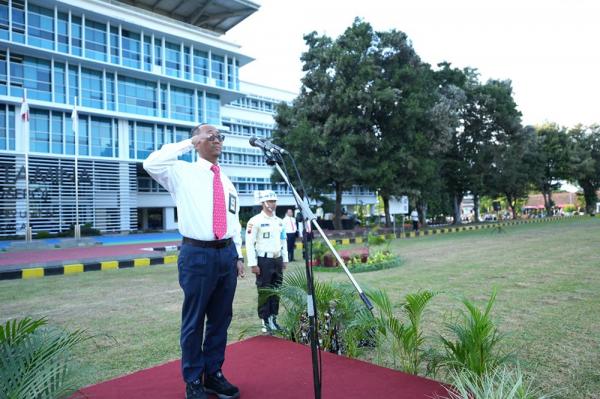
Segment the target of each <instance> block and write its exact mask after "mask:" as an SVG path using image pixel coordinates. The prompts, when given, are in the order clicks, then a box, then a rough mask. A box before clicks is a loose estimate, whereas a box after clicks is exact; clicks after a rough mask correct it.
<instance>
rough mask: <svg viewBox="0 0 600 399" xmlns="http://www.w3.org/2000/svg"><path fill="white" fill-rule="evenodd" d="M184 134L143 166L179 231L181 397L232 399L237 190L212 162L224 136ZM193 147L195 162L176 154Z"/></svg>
mask: <svg viewBox="0 0 600 399" xmlns="http://www.w3.org/2000/svg"><path fill="white" fill-rule="evenodd" d="M191 135H192V137H191V139H187V140H183V141H180V142H179V143H172V144H165V145H163V146H162V148H161V149H160V150H158V151H154V152H153V153H152V154H150V156H148V159H146V160H145V161H144V169H145V170H146V171H147V172H148V174H149V175H150V176H152V178H154V180H156V181H157V182H159V183H160V184H161V185H162V186H163V187H164V188H165V189H167V190H168V191H169V193H171V197H173V200H174V201H175V203H176V204H177V213H178V215H179V223H178V224H179V232H180V233H181V235H182V236H183V242H182V243H181V251H180V253H179V257H178V260H177V270H178V273H179V285H180V286H181V288H182V290H183V306H182V311H181V336H180V344H181V372H182V374H183V380H184V381H185V384H186V387H185V397H186V399H205V398H207V395H206V394H207V393H212V394H216V395H217V396H218V397H219V398H231V399H233V398H238V397H239V396H240V390H239V389H238V388H237V387H236V386H234V385H232V384H231V383H230V382H229V381H227V379H226V378H225V376H224V375H223V373H222V371H221V368H222V366H223V362H224V360H225V345H226V344H227V329H228V328H229V324H230V323H231V318H232V303H233V296H234V294H235V289H236V286H237V277H238V276H239V277H244V263H243V258H242V255H241V254H242V251H241V245H242V240H241V226H240V222H239V201H238V194H237V191H236V190H235V187H234V186H233V184H232V183H231V181H230V180H229V179H228V178H227V176H225V175H223V174H221V173H220V168H219V165H218V164H217V160H218V158H219V155H221V151H222V149H223V140H224V139H225V136H224V135H223V134H221V133H220V132H219V130H217V128H215V127H214V126H211V125H199V126H196V127H195V128H193V129H192V132H191ZM193 149H195V150H196V152H197V153H198V156H199V157H198V161H197V162H194V163H191V162H185V161H180V160H177V157H178V156H179V155H182V154H185V153H187V152H189V151H191V150H193ZM205 322H206V328H205Z"/></svg>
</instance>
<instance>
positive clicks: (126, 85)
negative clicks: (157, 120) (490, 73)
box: [118, 75, 157, 116]
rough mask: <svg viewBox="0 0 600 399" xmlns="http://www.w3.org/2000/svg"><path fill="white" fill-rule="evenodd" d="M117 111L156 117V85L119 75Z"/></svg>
mask: <svg viewBox="0 0 600 399" xmlns="http://www.w3.org/2000/svg"><path fill="white" fill-rule="evenodd" d="M118 81H119V111H121V112H130V113H133V114H139V115H149V116H157V101H156V91H157V90H156V83H153V82H147V81H144V80H140V79H133V78H127V77H125V76H122V75H119V76H118Z"/></svg>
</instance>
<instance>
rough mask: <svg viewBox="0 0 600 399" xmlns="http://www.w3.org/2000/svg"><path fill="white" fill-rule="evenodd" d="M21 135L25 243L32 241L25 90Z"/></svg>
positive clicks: (27, 111)
mask: <svg viewBox="0 0 600 399" xmlns="http://www.w3.org/2000/svg"><path fill="white" fill-rule="evenodd" d="M21 133H22V137H23V142H24V145H23V148H24V150H25V210H26V212H25V214H26V219H25V242H28V243H29V242H31V241H33V233H32V231H31V222H30V216H29V214H30V212H29V105H28V104H27V89H23V102H22V103H21Z"/></svg>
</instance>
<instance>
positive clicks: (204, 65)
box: [194, 50, 208, 83]
mask: <svg viewBox="0 0 600 399" xmlns="http://www.w3.org/2000/svg"><path fill="white" fill-rule="evenodd" d="M207 77H208V53H207V52H205V51H200V50H194V80H195V81H196V82H200V83H206V78H207Z"/></svg>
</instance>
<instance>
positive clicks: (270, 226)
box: [246, 190, 288, 333]
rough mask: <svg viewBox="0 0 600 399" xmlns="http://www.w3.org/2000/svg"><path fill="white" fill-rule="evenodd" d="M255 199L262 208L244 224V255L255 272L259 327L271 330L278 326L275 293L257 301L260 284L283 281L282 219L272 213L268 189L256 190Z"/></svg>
mask: <svg viewBox="0 0 600 399" xmlns="http://www.w3.org/2000/svg"><path fill="white" fill-rule="evenodd" d="M254 198H255V199H256V202H258V203H260V204H261V206H262V211H261V212H260V213H259V214H258V215H255V216H253V217H252V218H251V219H250V220H249V221H248V226H247V227H246V256H247V257H248V266H249V267H250V269H251V271H252V273H254V274H255V275H256V287H257V288H258V290H259V302H258V317H259V318H260V319H261V323H262V331H263V332H265V333H271V332H273V331H277V330H280V327H279V325H278V324H277V314H278V312H279V297H277V296H276V295H272V296H269V297H268V298H267V299H266V300H265V301H261V299H262V298H261V295H260V289H261V288H276V287H279V286H281V282H282V281H283V270H284V269H285V268H286V266H287V262H288V252H287V235H286V231H285V227H284V225H283V220H281V219H280V218H278V217H277V216H276V215H275V209H276V207H277V195H276V194H275V193H274V192H273V191H271V190H264V191H256V192H255V193H254Z"/></svg>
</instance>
